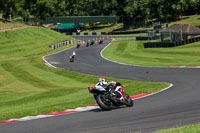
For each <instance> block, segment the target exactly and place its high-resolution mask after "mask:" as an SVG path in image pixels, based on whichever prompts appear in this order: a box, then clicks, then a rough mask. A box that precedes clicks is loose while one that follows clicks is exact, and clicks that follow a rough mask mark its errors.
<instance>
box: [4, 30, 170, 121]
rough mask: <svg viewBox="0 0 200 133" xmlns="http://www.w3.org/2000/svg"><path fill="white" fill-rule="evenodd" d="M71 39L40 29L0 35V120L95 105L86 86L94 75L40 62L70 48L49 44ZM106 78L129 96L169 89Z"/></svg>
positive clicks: (160, 84)
mask: <svg viewBox="0 0 200 133" xmlns="http://www.w3.org/2000/svg"><path fill="white" fill-rule="evenodd" d="M71 39H73V38H72V37H71V36H65V35H62V34H60V33H57V32H54V31H51V30H49V29H46V28H40V27H29V28H25V29H20V30H15V31H6V32H1V33H0V121H3V120H8V119H11V118H20V117H24V116H27V115H38V114H42V113H50V112H53V111H62V110H65V109H69V108H75V107H80V106H86V105H88V104H95V100H94V98H93V96H92V95H91V94H89V93H88V90H87V87H88V86H93V85H94V84H95V83H96V82H97V78H98V77H97V76H91V75H86V74H80V73H76V72H72V71H68V70H64V69H59V68H57V69H55V68H50V67H48V66H47V65H45V62H44V61H43V60H42V56H44V55H48V54H51V53H55V52H57V51H59V50H63V49H67V48H69V47H72V46H74V45H68V46H65V47H62V48H59V49H56V50H53V49H51V48H50V47H49V45H51V44H56V43H58V42H60V41H63V40H71ZM106 79H107V80H116V81H120V82H122V84H124V86H125V87H126V88H127V89H126V92H127V93H128V94H129V95H136V94H140V93H151V92H155V91H158V90H160V89H162V88H165V87H168V86H169V84H168V83H153V82H138V81H130V80H119V79H112V78H106Z"/></svg>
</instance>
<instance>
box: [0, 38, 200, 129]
mask: <svg viewBox="0 0 200 133" xmlns="http://www.w3.org/2000/svg"><path fill="white" fill-rule="evenodd" d="M92 38H94V37H92ZM92 38H91V37H89V36H88V37H76V39H82V40H88V39H92ZM110 42H111V40H106V41H104V44H101V45H95V46H90V47H85V46H82V47H80V48H79V49H76V48H71V49H69V50H66V51H62V52H60V53H57V54H53V55H50V56H46V57H45V60H47V61H48V62H49V63H50V64H52V65H53V66H55V67H59V68H64V69H69V70H72V71H76V72H80V73H86V74H91V75H99V76H107V77H114V78H121V79H130V80H138V81H152V82H169V83H172V84H173V85H174V86H173V87H172V88H170V89H168V90H165V91H163V92H161V93H158V94H155V95H152V96H149V97H146V98H142V99H139V100H136V101H135V105H134V107H133V108H120V109H114V110H112V111H101V110H92V111H88V112H81V113H74V114H67V115H61V116H56V117H49V118H44V119H38V120H31V121H25V122H18V123H11V124H5V125H0V133H103V132H105V133H122V132H131V133H132V132H137V133H138V132H139V133H140V132H142V133H143V132H144V133H145V132H151V131H155V130H158V129H163V128H170V127H177V126H182V125H188V124H194V123H199V122H200V96H199V94H200V82H199V79H200V69H197V68H167V67H166V68H161V67H160V68H159V67H157V68H156V67H139V66H129V65H121V64H117V63H113V62H110V61H107V60H105V59H103V58H102V57H101V55H100V52H101V50H102V49H103V48H104V47H105V46H106V45H107V44H108V43H110ZM73 50H75V51H76V53H77V56H76V57H77V58H76V60H75V62H74V63H70V62H69V56H70V54H71V53H72V51H73Z"/></svg>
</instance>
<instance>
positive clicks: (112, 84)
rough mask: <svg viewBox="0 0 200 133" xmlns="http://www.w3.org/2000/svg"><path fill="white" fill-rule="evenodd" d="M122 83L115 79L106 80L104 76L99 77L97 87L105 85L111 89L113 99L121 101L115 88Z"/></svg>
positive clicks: (107, 88) (104, 86)
mask: <svg viewBox="0 0 200 133" xmlns="http://www.w3.org/2000/svg"><path fill="white" fill-rule="evenodd" d="M119 85H121V84H120V83H119V82H115V81H109V82H106V80H105V79H104V78H99V79H98V83H97V84H96V86H95V87H96V88H97V87H103V88H105V89H106V90H108V91H111V99H112V100H114V101H115V102H120V101H121V100H120V98H118V97H117V96H119V95H118V93H116V92H115V89H116V87H117V86H119Z"/></svg>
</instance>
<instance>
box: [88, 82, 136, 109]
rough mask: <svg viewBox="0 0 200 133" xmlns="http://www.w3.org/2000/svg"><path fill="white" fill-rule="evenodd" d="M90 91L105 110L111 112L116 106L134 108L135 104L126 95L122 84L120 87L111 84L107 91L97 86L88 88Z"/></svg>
mask: <svg viewBox="0 0 200 133" xmlns="http://www.w3.org/2000/svg"><path fill="white" fill-rule="evenodd" d="M113 86H115V89H114V91H113V89H111V88H112V87H113ZM88 90H89V92H90V93H91V94H93V95H94V98H95V99H96V102H97V104H98V105H99V106H100V107H101V108H102V109H103V110H111V109H113V107H114V106H122V105H126V106H127V107H132V106H133V104H134V103H133V100H132V99H131V98H130V97H129V96H128V95H127V94H126V93H125V89H124V87H123V86H122V85H121V84H120V83H119V84H118V85H116V84H111V85H109V87H108V88H107V89H106V88H104V87H101V86H97V85H96V86H95V87H88Z"/></svg>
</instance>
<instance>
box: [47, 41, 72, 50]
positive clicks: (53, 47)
mask: <svg viewBox="0 0 200 133" xmlns="http://www.w3.org/2000/svg"><path fill="white" fill-rule="evenodd" d="M74 43H75V40H69V41H63V42H59V43H57V44H54V45H50V46H49V47H50V48H52V49H57V48H60V47H62V46H66V45H68V44H74Z"/></svg>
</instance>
